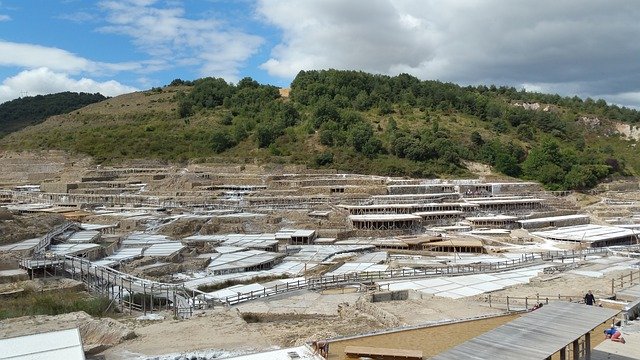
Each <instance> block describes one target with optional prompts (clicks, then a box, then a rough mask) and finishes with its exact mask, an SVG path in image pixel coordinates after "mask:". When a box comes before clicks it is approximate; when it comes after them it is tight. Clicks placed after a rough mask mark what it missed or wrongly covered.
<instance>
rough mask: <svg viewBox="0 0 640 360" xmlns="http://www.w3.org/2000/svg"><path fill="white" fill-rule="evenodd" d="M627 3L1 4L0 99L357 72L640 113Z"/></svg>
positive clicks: (192, 0) (637, 54) (636, 28)
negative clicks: (511, 90)
mask: <svg viewBox="0 0 640 360" xmlns="http://www.w3.org/2000/svg"><path fill="white" fill-rule="evenodd" d="M638 19H640V4H638V2H637V1H634V0H628V1H624V0H608V1H600V0H564V1H558V0H538V1H529V0H509V1H505V0H456V1H445V0H439V1H435V0H236V1H231V0H228V1H225V0H185V1H177V0H157V1H156V0H104V1H88V0H46V1H45V0H0V102H4V101H7V100H10V99H14V98H17V97H20V96H24V95H35V94H44V93H52V92H59V91H65V90H69V91H86V92H100V93H103V94H105V95H109V96H114V95H117V94H121V93H125V92H130V91H135V90H139V89H148V88H150V87H153V86H162V85H166V84H168V83H169V82H171V80H173V79H175V78H182V79H185V80H189V79H196V78H199V77H204V76H215V77H223V78H225V79H227V80H228V81H232V82H235V81H238V80H239V79H241V78H243V77H245V76H251V77H253V78H254V79H256V80H258V81H259V82H261V83H269V84H273V85H278V86H288V85H289V84H290V82H291V80H292V79H293V77H294V76H295V75H296V74H297V73H298V71H300V70H308V69H327V68H335V69H354V70H363V71H367V72H373V73H381V74H389V75H397V74H399V73H402V72H406V73H409V74H412V75H415V76H417V77H418V78H420V79H425V80H426V79H435V80H441V81H448V82H455V83H458V84H463V85H466V84H487V85H488V84H496V85H510V86H515V87H517V88H519V89H520V88H526V89H529V90H534V91H544V92H551V93H559V94H561V95H570V96H573V95H579V96H581V97H588V96H590V97H592V98H604V99H606V100H607V101H610V102H614V103H617V104H621V105H625V106H632V107H638V108H640V41H638V39H640V21H639V20H638Z"/></svg>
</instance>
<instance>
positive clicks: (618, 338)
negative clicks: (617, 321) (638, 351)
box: [604, 326, 626, 344]
mask: <svg viewBox="0 0 640 360" xmlns="http://www.w3.org/2000/svg"><path fill="white" fill-rule="evenodd" d="M604 337H605V338H606V339H611V341H615V342H620V343H623V344H624V343H626V340H625V339H624V338H623V337H622V333H621V332H620V330H618V329H616V327H615V326H612V327H611V329H607V330H605V331H604Z"/></svg>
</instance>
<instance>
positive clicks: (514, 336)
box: [432, 302, 619, 360]
mask: <svg viewBox="0 0 640 360" xmlns="http://www.w3.org/2000/svg"><path fill="white" fill-rule="evenodd" d="M618 312H619V311H618V310H612V309H606V308H600V307H597V306H587V305H583V304H575V303H568V302H554V303H551V304H548V305H545V306H543V307H541V308H540V309H538V310H536V311H533V312H530V313H528V314H526V315H523V316H522V317H520V318H518V319H515V320H513V321H511V322H509V323H507V324H505V325H502V326H500V327H497V328H495V329H493V330H491V331H489V332H486V333H484V334H482V335H480V336H477V337H475V338H473V339H471V340H469V341H467V342H464V343H462V344H460V345H458V346H456V347H454V348H452V349H450V350H448V351H446V352H443V353H441V354H439V355H437V356H435V357H433V358H432V359H433V360H447V359H456V360H457V359H494V360H501V359H520V360H528V359H531V360H533V359H536V360H539V359H546V358H547V357H549V356H551V355H553V354H555V353H557V352H558V351H560V350H561V349H562V348H563V347H565V346H566V345H568V344H570V343H572V342H573V341H574V340H576V339H578V338H580V337H581V336H583V335H584V334H586V333H588V332H590V331H591V330H593V329H595V328H596V327H598V326H599V325H600V324H602V323H604V322H606V321H607V320H609V319H611V318H612V317H614V316H616V315H617V314H618Z"/></svg>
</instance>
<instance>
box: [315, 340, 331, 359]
mask: <svg viewBox="0 0 640 360" xmlns="http://www.w3.org/2000/svg"><path fill="white" fill-rule="evenodd" d="M311 345H313V353H314V354H320V356H322V357H324V358H325V359H326V358H327V357H328V356H329V342H328V341H326V340H318V341H314V342H313V343H312V344H311Z"/></svg>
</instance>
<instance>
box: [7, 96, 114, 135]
mask: <svg viewBox="0 0 640 360" xmlns="http://www.w3.org/2000/svg"><path fill="white" fill-rule="evenodd" d="M105 99H106V97H104V96H103V95H101V94H99V93H96V94H88V93H76V92H69V91H67V92H61V93H57V94H50V95H36V96H26V97H21V98H18V99H14V100H10V101H7V102H4V103H2V104H0V137H2V136H3V135H6V134H8V133H10V132H14V131H18V130H20V129H22V128H25V127H27V126H29V125H34V124H37V123H39V122H41V121H43V120H45V119H46V118H48V117H50V116H53V115H59V114H66V113H68V112H70V111H73V110H76V109H79V108H81V107H84V106H87V105H89V104H93V103H96V102H99V101H103V100H105Z"/></svg>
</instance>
